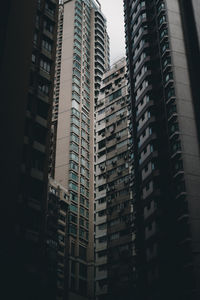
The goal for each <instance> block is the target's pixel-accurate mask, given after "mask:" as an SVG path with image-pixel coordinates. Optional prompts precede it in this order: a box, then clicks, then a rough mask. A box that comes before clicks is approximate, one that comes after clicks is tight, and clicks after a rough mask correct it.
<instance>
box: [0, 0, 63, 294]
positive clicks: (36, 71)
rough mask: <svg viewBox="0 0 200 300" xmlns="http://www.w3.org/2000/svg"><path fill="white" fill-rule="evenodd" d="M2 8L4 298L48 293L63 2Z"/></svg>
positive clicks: (10, 2)
mask: <svg viewBox="0 0 200 300" xmlns="http://www.w3.org/2000/svg"><path fill="white" fill-rule="evenodd" d="M3 8H4V5H2V9H1V12H0V15H1V17H0V19H1V34H0V40H1V51H0V90H1V97H2V106H1V108H2V121H3V124H2V125H1V128H4V130H2V135H1V137H2V141H4V142H3V143H2V146H1V151H2V152H1V158H2V163H1V171H2V172H1V176H2V178H1V184H2V191H3V190H4V191H5V192H6V193H5V194H4V197H2V198H4V200H3V201H1V204H2V205H3V206H4V209H1V212H2V213H3V216H2V218H1V220H4V226H1V228H4V230H3V231H4V233H3V235H4V236H3V235H2V240H3V241H4V242H3V246H2V247H1V251H2V252H3V253H2V254H1V258H2V260H3V263H2V264H1V269H2V270H3V274H2V276H1V277H2V278H3V280H5V281H6V283H7V285H6V284H4V282H3V283H2V286H3V287H5V289H6V293H4V295H5V296H3V295H2V297H6V298H7V299H13V298H18V299H27V298H28V299H45V298H48V299H50V295H49V294H48V274H47V268H46V264H47V261H46V259H45V255H44V252H45V243H44V241H45V237H44V235H45V214H46V205H47V181H48V148H49V147H48V144H49V143H48V129H49V128H50V119H51V106H52V98H53V78H54V60H55V48H56V47H55V46H56V33H57V29H56V27H57V9H58V1H57V0H41V1H39V0H38V1H36V0H30V1H23V0H22V1H14V0H8V1H6V3H5V10H4V9H3ZM5 195H6V197H5ZM5 224H7V225H6V226H5ZM4 266H5V268H4Z"/></svg>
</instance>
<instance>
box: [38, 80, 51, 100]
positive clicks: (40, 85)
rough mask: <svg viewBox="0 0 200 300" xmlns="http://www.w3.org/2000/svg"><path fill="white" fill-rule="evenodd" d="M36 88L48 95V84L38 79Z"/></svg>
mask: <svg viewBox="0 0 200 300" xmlns="http://www.w3.org/2000/svg"><path fill="white" fill-rule="evenodd" d="M38 90H39V91H40V92H41V93H43V94H45V95H47V96H48V95H49V85H48V84H47V83H45V82H42V81H40V82H39V83H38Z"/></svg>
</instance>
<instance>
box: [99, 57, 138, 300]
mask: <svg viewBox="0 0 200 300" xmlns="http://www.w3.org/2000/svg"><path fill="white" fill-rule="evenodd" d="M127 84H128V82H127V77H126V61H125V58H124V59H121V60H119V61H117V62H116V63H115V64H114V65H113V66H112V67H111V68H110V69H109V70H108V71H107V72H105V73H104V75H103V79H102V84H101V89H100V94H99V97H98V101H97V103H96V108H95V114H96V120H95V132H96V137H95V153H96V160H95V170H96V192H95V195H96V197H95V228H96V230H95V269H96V272H95V295H96V299H98V300H100V299H123V298H124V297H126V299H129V298H128V297H129V296H130V295H131V293H130V288H131V290H132V284H133V278H132V276H133V259H134V255H135V253H134V233H133V227H134V219H133V201H132V200H133V199H132V190H131V172H132V170H131V168H130V158H131V144H132V139H131V136H130V133H129V123H130V120H129V113H130V106H129V97H128V86H127Z"/></svg>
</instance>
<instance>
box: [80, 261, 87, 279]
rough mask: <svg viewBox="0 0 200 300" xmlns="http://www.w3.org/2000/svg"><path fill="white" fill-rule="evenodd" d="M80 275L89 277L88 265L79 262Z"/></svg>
mask: <svg viewBox="0 0 200 300" xmlns="http://www.w3.org/2000/svg"><path fill="white" fill-rule="evenodd" d="M79 275H80V276H81V277H87V266H86V265H84V264H81V263H79Z"/></svg>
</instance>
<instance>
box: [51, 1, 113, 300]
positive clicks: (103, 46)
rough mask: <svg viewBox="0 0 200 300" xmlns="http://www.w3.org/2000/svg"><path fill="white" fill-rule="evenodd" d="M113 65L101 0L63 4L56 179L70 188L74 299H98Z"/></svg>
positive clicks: (70, 275)
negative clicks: (105, 92)
mask: <svg viewBox="0 0 200 300" xmlns="http://www.w3.org/2000/svg"><path fill="white" fill-rule="evenodd" d="M108 65H109V38H108V35H107V32H106V20H105V17H104V16H103V14H102V12H101V6H100V4H99V2H98V1H86V0H71V1H63V3H62V4H61V8H60V20H59V29H58V52H57V62H56V79H55V80H56V86H55V92H54V114H53V122H54V123H56V127H57V136H56V146H55V148H54V149H55V151H54V153H55V154H54V156H55V169H54V166H52V167H51V168H52V169H51V171H52V170H53V169H54V170H53V171H52V174H55V180H56V181H57V182H58V183H59V184H61V185H62V186H64V187H65V188H67V189H68V191H69V199H70V206H69V224H68V230H69V232H68V237H69V248H68V250H69V252H68V254H67V258H68V265H69V269H68V276H67V285H68V289H69V293H68V299H79V298H80V299H86V298H92V297H93V295H94V291H93V280H94V251H93V247H94V225H93V212H94V208H93V206H94V150H93V148H94V103H95V101H96V99H97V97H98V91H99V87H100V82H101V77H102V75H103V72H104V70H105V68H107V67H108Z"/></svg>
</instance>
